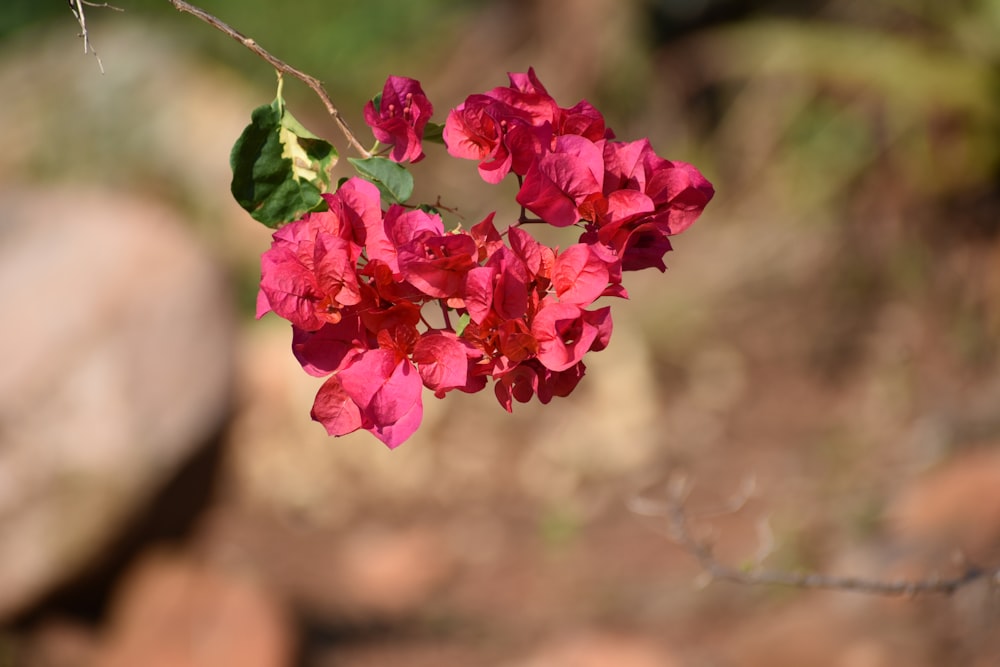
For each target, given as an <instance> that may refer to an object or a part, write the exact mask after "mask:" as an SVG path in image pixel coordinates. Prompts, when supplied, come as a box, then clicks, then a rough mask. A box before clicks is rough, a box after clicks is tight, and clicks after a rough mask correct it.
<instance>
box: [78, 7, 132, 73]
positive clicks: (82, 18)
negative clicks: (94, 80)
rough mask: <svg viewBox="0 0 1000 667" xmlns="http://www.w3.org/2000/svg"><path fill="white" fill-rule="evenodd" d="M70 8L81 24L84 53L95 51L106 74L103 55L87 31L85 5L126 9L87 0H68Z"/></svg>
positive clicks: (98, 64) (101, 68)
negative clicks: (102, 60)
mask: <svg viewBox="0 0 1000 667" xmlns="http://www.w3.org/2000/svg"><path fill="white" fill-rule="evenodd" d="M68 2H69V10H70V11H71V12H73V17H74V18H76V22H77V23H79V24H80V37H82V38H83V53H84V55H86V54H88V53H93V54H94V57H95V58H96V59H97V66H98V67H99V68H100V70H101V74H104V63H103V62H101V57H100V56H99V55H97V49H95V48H94V44H93V42H91V41H90V33H89V32H87V15H86V14H85V13H84V11H83V8H84V7H103V8H106V9H113V10H115V11H116V12H123V11H125V10H124V9H122V8H121V7H115V6H113V5H109V4H108V3H106V2H88V1H87V0H68Z"/></svg>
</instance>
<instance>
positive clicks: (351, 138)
mask: <svg viewBox="0 0 1000 667" xmlns="http://www.w3.org/2000/svg"><path fill="white" fill-rule="evenodd" d="M167 1H168V2H169V3H170V4H171V5H173V6H174V8H175V9H177V10H178V11H181V12H184V13H186V14H191V15H192V16H194V17H196V18H199V19H201V20H202V21H204V22H205V23H207V24H209V25H210V26H212V27H213V28H215V29H216V30H219V31H220V32H223V33H225V34H227V35H229V36H230V37H232V38H233V39H235V40H236V41H237V42H239V43H240V44H242V45H243V46H245V47H246V48H248V49H249V50H250V51H252V52H254V53H255V54H257V55H258V56H259V57H261V58H263V59H264V60H266V61H267V62H268V63H270V65H271V66H272V67H274V68H275V69H276V70H278V71H279V72H283V73H285V74H288V75H290V76H294V77H295V78H296V79H299V80H300V81H302V82H303V83H305V84H306V85H307V86H309V87H310V88H311V89H312V90H313V92H314V93H316V95H317V96H318V97H319V99H320V100H321V101H322V102H323V105H324V106H325V107H326V110H327V112H328V113H329V114H330V116H331V117H332V118H333V120H334V121H335V122H336V123H337V126H338V127H339V128H340V131H341V132H343V133H344V136H345V137H347V141H348V143H350V144H351V146H352V147H353V148H354V150H356V151H357V152H358V153H360V154H361V156H362V157H366V158H367V157H371V152H370V151H368V150H366V149H365V147H364V146H362V145H361V142H359V141H358V138H357V137H356V136H355V134H354V132H352V131H351V128H350V126H349V125H348V124H347V121H346V120H344V118H343V117H342V116H341V115H340V111H338V110H337V107H336V106H334V104H333V101H332V100H331V99H330V95H329V94H328V93H327V92H326V89H325V88H323V84H322V83H321V82H320V81H319V79H317V78H315V77H313V76H309V75H308V74H306V73H305V72H303V71H301V70H298V69H296V68H294V67H292V66H291V65H289V64H288V63H286V62H284V61H283V60H279V59H278V58H276V57H275V56H273V55H271V54H270V53H269V52H268V51H266V50H265V49H263V48H262V47H261V46H260V45H259V44H257V42H256V41H254V40H253V38H251V37H247V36H246V35H244V34H243V33H241V32H239V31H238V30H236V29H234V28H232V27H230V26H228V25H227V24H225V23H223V22H222V21H220V20H219V19H217V18H216V17H214V16H212V15H211V14H209V13H208V12H206V11H205V10H203V9H200V8H198V7H195V6H194V5H191V4H189V3H187V2H184V1H183V0H167Z"/></svg>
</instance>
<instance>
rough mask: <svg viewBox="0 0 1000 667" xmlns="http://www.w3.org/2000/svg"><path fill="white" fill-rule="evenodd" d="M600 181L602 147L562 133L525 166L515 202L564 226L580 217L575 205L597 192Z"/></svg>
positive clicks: (602, 159) (577, 207)
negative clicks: (539, 157)
mask: <svg viewBox="0 0 1000 667" xmlns="http://www.w3.org/2000/svg"><path fill="white" fill-rule="evenodd" d="M603 181H604V157H603V147H602V146H600V145H598V144H595V143H594V142H593V141H590V140H589V139H586V138H584V137H578V136H576V135H571V134H568V135H562V136H559V137H556V139H555V146H554V148H553V150H552V151H551V152H550V153H547V154H546V155H545V156H544V157H542V158H541V159H540V160H538V161H536V162H535V163H534V164H532V166H531V168H530V169H529V170H528V173H527V175H526V176H525V177H524V184H523V185H522V186H521V189H520V191H518V193H517V203H519V204H520V205H521V206H523V207H525V208H526V209H528V210H529V211H531V212H532V213H534V214H535V215H537V216H538V217H540V218H541V219H542V220H544V221H545V222H547V223H549V224H550V225H553V226H555V227H568V226H569V225H572V224H575V223H576V222H577V221H578V220H580V218H581V214H580V210H579V206H580V205H581V204H583V203H584V202H585V201H587V200H588V198H589V197H591V196H593V195H595V194H596V195H600V193H601V190H602V185H603Z"/></svg>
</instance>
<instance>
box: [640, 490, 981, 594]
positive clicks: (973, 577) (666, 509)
mask: <svg viewBox="0 0 1000 667" xmlns="http://www.w3.org/2000/svg"><path fill="white" fill-rule="evenodd" d="M685 496H686V486H685V485H684V484H683V483H679V484H672V485H671V488H670V491H669V495H668V499H667V500H666V501H665V502H662V503H657V502H655V501H652V500H650V499H648V498H642V497H636V498H633V499H631V500H630V502H629V507H630V508H631V509H632V511H634V512H636V513H637V514H642V515H646V516H663V517H666V519H667V520H668V528H669V530H670V536H671V538H672V539H673V540H674V541H675V542H676V543H677V545H678V546H680V547H681V548H682V549H683V550H684V551H686V552H688V553H689V554H691V555H692V556H694V558H695V559H696V560H697V561H698V564H699V565H700V566H701V568H702V570H704V572H705V574H706V575H707V576H708V577H709V578H710V579H711V580H713V581H731V582H734V583H738V584H744V585H747V586H792V587H795V588H806V589H826V590H837V591H849V592H855V593H867V594H870V595H885V596H910V597H913V596H917V595H930V594H938V595H951V594H953V593H955V591H957V590H958V589H960V588H962V587H963V586H966V585H968V584H971V583H972V582H974V581H979V580H987V581H990V582H991V583H993V584H994V585H998V584H1000V568H981V567H976V566H973V565H968V566H966V568H965V570H964V571H963V572H962V573H961V574H959V575H957V576H955V577H950V578H940V577H937V576H934V577H929V578H927V579H916V580H896V581H886V580H879V579H866V578H861V577H841V576H831V575H824V574H815V573H796V572H785V571H779V570H764V569H760V568H759V562H760V561H759V560H758V567H757V568H755V569H751V570H746V569H738V568H735V567H731V566H729V565H726V564H724V563H721V562H720V561H719V560H718V559H716V557H715V555H714V554H713V553H712V549H711V547H710V546H709V545H708V544H707V543H706V542H705V541H703V540H699V539H698V538H696V537H695V536H694V534H693V529H692V526H691V521H690V519H689V517H688V513H687V510H686V509H685V507H684V500H685ZM765 555H766V554H765ZM760 556H761V555H760V554H758V557H760Z"/></svg>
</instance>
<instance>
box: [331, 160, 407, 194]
mask: <svg viewBox="0 0 1000 667" xmlns="http://www.w3.org/2000/svg"><path fill="white" fill-rule="evenodd" d="M347 161H348V162H350V163H351V164H352V165H354V169H355V170H356V171H357V172H358V173H359V174H361V176H362V177H363V178H365V179H367V180H369V181H371V182H372V183H374V184H375V185H377V186H378V189H379V190H380V191H381V192H382V196H383V197H385V198H386V200H388V201H389V202H394V203H397V204H402V203H403V202H405V201H406V200H407V199H409V198H410V195H412V194H413V176H412V175H411V174H410V172H408V171H407V170H406V168H405V167H404V166H403V165H401V164H399V163H398V162H393V161H392V160H390V159H388V158H384V157H369V158H364V159H361V158H353V157H349V158H347Z"/></svg>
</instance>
